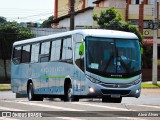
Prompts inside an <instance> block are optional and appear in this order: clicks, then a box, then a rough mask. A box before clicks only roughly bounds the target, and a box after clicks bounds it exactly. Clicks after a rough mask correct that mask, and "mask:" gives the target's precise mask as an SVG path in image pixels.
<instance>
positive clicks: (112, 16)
mask: <svg viewBox="0 0 160 120" xmlns="http://www.w3.org/2000/svg"><path fill="white" fill-rule="evenodd" d="M93 20H94V21H97V24H98V25H99V26H100V28H103V29H111V30H121V31H126V32H132V33H135V34H136V35H137V36H138V38H139V41H140V43H141V45H142V35H141V33H140V32H139V30H138V29H137V27H136V26H134V25H131V24H130V23H129V22H125V21H122V18H121V15H120V14H119V13H118V12H117V11H116V9H115V8H114V7H112V8H107V9H106V10H105V11H101V13H100V16H99V17H98V15H97V14H94V15H93Z"/></svg>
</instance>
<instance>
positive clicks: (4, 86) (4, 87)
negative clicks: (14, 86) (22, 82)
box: [0, 84, 11, 91]
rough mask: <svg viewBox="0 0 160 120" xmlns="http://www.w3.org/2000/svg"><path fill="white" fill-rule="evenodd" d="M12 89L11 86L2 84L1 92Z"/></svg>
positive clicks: (0, 85) (0, 86)
mask: <svg viewBox="0 0 160 120" xmlns="http://www.w3.org/2000/svg"><path fill="white" fill-rule="evenodd" d="M10 89H11V85H10V84H0V91H4V90H10Z"/></svg>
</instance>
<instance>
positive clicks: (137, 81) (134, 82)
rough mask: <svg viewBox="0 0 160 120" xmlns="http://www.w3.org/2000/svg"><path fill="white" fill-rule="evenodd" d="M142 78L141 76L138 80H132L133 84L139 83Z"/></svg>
mask: <svg viewBox="0 0 160 120" xmlns="http://www.w3.org/2000/svg"><path fill="white" fill-rule="evenodd" d="M141 80H142V79H141V78H139V79H137V80H135V81H133V82H131V84H132V85H137V84H138V83H139V82H140V81H141Z"/></svg>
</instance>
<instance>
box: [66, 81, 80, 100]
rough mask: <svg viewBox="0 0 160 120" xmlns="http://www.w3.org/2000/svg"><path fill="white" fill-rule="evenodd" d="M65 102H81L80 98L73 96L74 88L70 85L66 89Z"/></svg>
mask: <svg viewBox="0 0 160 120" xmlns="http://www.w3.org/2000/svg"><path fill="white" fill-rule="evenodd" d="M64 101H66V102H73V101H79V98H78V97H75V96H73V88H72V85H71V84H68V85H66V87H65V95H64Z"/></svg>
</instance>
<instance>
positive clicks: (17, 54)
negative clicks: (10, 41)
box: [13, 47, 22, 64]
mask: <svg viewBox="0 0 160 120" xmlns="http://www.w3.org/2000/svg"><path fill="white" fill-rule="evenodd" d="M21 49H22V47H15V48H14V53H13V62H14V63H15V64H19V63H20V62H21Z"/></svg>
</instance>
